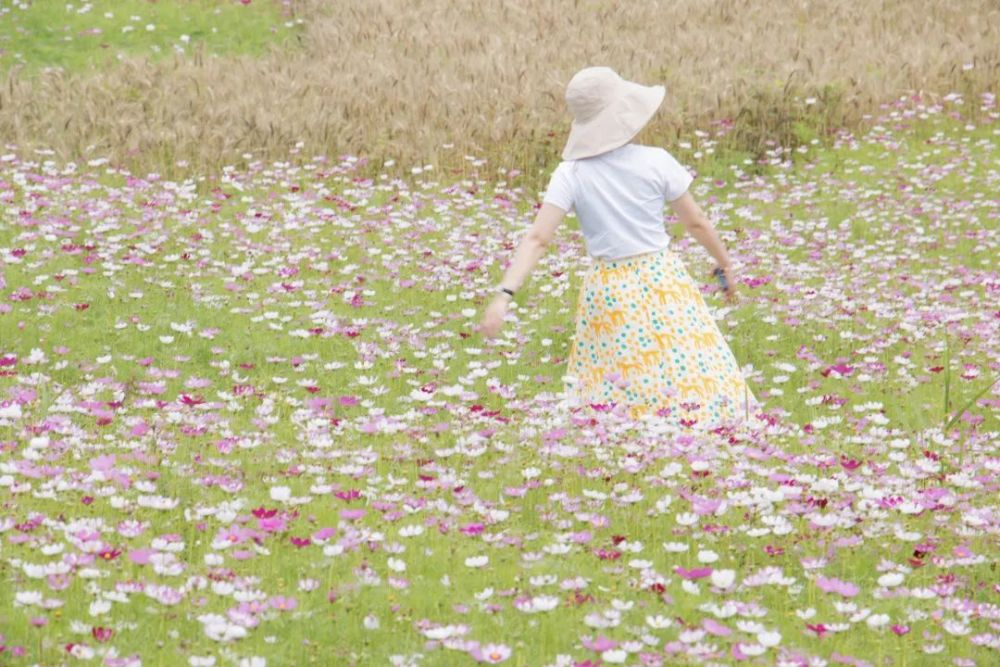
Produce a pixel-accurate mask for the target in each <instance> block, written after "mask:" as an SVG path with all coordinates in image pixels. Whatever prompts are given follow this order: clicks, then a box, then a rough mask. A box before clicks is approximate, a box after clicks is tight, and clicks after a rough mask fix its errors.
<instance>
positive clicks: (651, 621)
mask: <svg viewBox="0 0 1000 667" xmlns="http://www.w3.org/2000/svg"><path fill="white" fill-rule="evenodd" d="M673 624H674V622H673V620H671V619H669V618H667V617H666V616H661V615H659V614H657V615H656V616H647V617H646V625H648V626H649V627H651V628H653V629H654V630H663V629H664V628H669V627H670V626H671V625H673Z"/></svg>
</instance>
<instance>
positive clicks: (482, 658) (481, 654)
mask: <svg viewBox="0 0 1000 667" xmlns="http://www.w3.org/2000/svg"><path fill="white" fill-rule="evenodd" d="M469 655H470V656H472V657H473V658H474V659H475V660H476V661H477V662H488V663H490V664H491V665H495V664H496V663H498V662H503V661H504V660H506V659H507V658H509V657H510V647H508V646H506V645H505V644H486V645H485V646H480V647H478V648H475V649H473V650H472V651H470V652H469Z"/></svg>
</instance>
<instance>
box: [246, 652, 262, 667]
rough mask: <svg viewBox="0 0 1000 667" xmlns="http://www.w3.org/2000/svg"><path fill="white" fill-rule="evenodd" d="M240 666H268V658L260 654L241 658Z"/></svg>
mask: <svg viewBox="0 0 1000 667" xmlns="http://www.w3.org/2000/svg"><path fill="white" fill-rule="evenodd" d="M240 667H267V659H266V658H262V657H260V656H259V655H255V656H253V657H252V658H242V659H240Z"/></svg>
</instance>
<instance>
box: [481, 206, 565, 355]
mask: <svg viewBox="0 0 1000 667" xmlns="http://www.w3.org/2000/svg"><path fill="white" fill-rule="evenodd" d="M565 216H566V211H564V210H563V209H561V208H559V207H558V206H555V205H554V204H547V203H543V204H542V206H541V208H539V209H538V214H537V215H536V216H535V222H534V224H532V225H531V227H530V228H529V229H528V231H527V232H525V234H524V237H523V238H522V239H521V242H520V243H519V244H518V246H517V249H516V250H515V251H514V258H513V259H512V260H511V263H510V266H509V267H507V271H506V272H505V273H504V277H503V280H501V281H500V287H506V288H507V289H510V290H513V291H517V290H518V289H520V287H521V285H523V284H524V282H525V281H526V280H527V279H528V275H529V274H530V273H531V271H532V270H533V269H534V268H535V264H537V263H538V260H539V259H541V257H542V255H544V254H545V252H546V251H547V250H548V246H549V243H551V242H552V239H553V238H554V237H555V235H556V229H558V227H559V223H560V222H562V219H563V218H564V217H565ZM500 287H497V289H498V290H499V289H500ZM509 301H510V295H508V294H506V293H504V292H498V293H497V295H496V296H495V297H494V298H493V300H492V301H491V302H490V304H489V306H487V307H486V311H485V312H484V313H483V319H482V321H481V322H480V325H479V331H480V332H481V333H482V334H483V335H485V336H486V337H488V338H492V337H493V336H496V335H497V332H499V331H500V326H501V325H502V324H503V317H504V314H506V312H507V303H508V302H509Z"/></svg>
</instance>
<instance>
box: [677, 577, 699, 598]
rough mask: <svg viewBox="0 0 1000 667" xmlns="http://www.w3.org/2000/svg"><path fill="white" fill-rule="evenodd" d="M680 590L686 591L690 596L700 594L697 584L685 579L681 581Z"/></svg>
mask: <svg viewBox="0 0 1000 667" xmlns="http://www.w3.org/2000/svg"><path fill="white" fill-rule="evenodd" d="M681 588H683V589H684V590H686V591H687V592H688V593H690V594H691V595H699V594H700V593H701V588H699V587H698V584H696V583H694V582H693V581H688V580H687V579H684V580H682V581H681Z"/></svg>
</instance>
